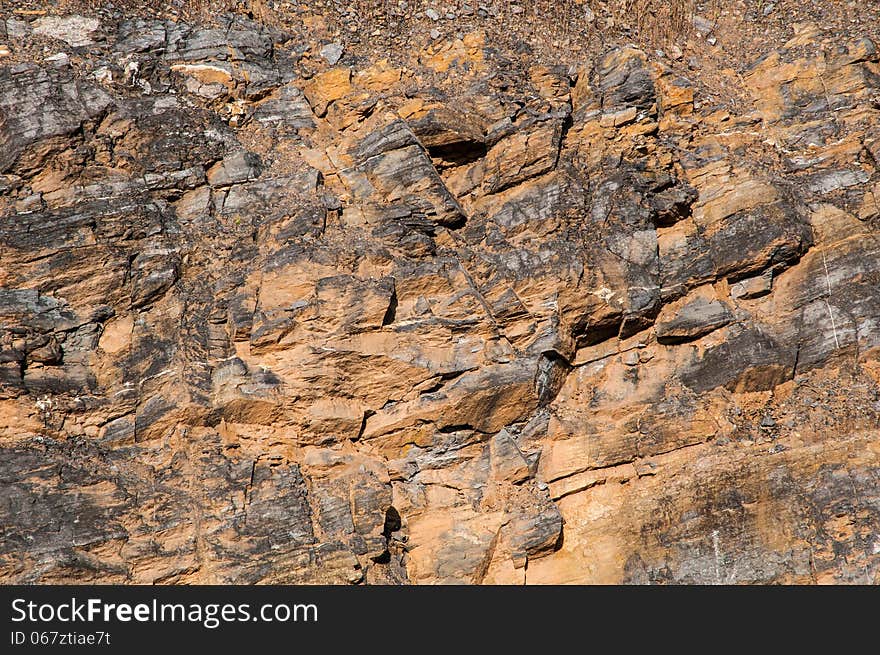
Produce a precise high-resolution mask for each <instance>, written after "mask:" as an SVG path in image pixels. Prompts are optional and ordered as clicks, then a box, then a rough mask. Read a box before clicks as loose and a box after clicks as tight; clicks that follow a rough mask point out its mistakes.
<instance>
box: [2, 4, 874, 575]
mask: <svg viewBox="0 0 880 655" xmlns="http://www.w3.org/2000/svg"><path fill="white" fill-rule="evenodd" d="M16 20H17V19H16ZM83 21H85V22H83ZM29 29H32V31H33V32H34V33H35V34H37V35H39V36H40V38H46V39H54V40H55V41H58V40H60V41H61V42H63V43H66V44H67V45H68V46H70V48H69V49H70V50H71V51H70V52H69V53H68V54H67V55H66V57H65V58H61V59H58V58H54V59H52V60H51V61H47V60H40V59H39V58H37V57H36V56H34V57H32V59H33V60H32V61H14V62H11V63H8V64H3V65H2V66H0V145H2V148H0V450H2V453H0V526H2V527H0V535H2V538H0V580H2V581H5V582H25V583H31V582H36V583H48V582H121V583H173V582H191V583H257V582H261V583H266V582H268V583H334V584H336V583H339V584H343V583H378V584H385V583H394V584H396V583H474V584H478V583H486V584H492V583H498V584H500V583H516V584H523V583H738V582H751V583H771V582H794V583H817V582H832V583H844V582H846V583H878V582H880V536H878V535H880V509H878V508H880V438H878V432H877V427H878V418H880V388H878V383H880V319H878V317H880V293H878V291H877V288H878V286H877V285H878V282H880V240H878V225H880V223H878V220H880V209H878V207H880V202H878V200H877V198H878V197H880V186H878V185H880V175H878V171H877V168H876V167H877V161H878V159H877V157H878V155H880V133H878V131H877V128H876V125H877V122H878V119H880V109H878V104H877V102H876V98H878V97H880V60H878V55H877V51H876V48H875V46H874V44H873V43H872V42H871V41H870V40H867V39H863V40H857V41H854V42H848V43H838V44H836V45H835V47H834V48H824V49H823V48H820V47H814V48H808V49H806V50H805V49H803V48H799V47H796V45H791V47H787V48H782V49H780V50H778V51H773V52H770V53H768V54H767V56H765V57H764V58H762V59H760V60H759V61H756V62H753V66H752V67H751V68H750V70H749V71H748V72H747V74H746V75H744V76H743V77H742V78H741V79H742V91H743V92H744V93H747V94H749V98H750V104H749V105H748V106H746V107H745V108H743V109H742V110H741V111H740V112H739V113H730V112H727V111H715V110H713V109H712V108H711V107H706V106H703V105H698V103H697V102H696V101H695V98H696V97H699V94H700V93H701V92H702V91H701V87H700V82H699V80H689V79H686V78H684V77H682V76H681V75H680V74H678V73H677V72H675V71H673V70H672V69H671V68H669V67H668V66H667V65H666V64H664V63H662V62H659V61H652V59H651V57H649V56H648V55H647V54H646V53H645V52H643V51H641V50H638V49H635V48H633V47H626V48H619V49H614V50H612V51H610V52H608V53H607V54H605V55H604V56H602V57H600V58H598V59H597V60H595V61H593V60H589V61H573V62H565V63H564V64H561V65H560V66H558V67H548V66H542V65H531V64H529V63H528V62H527V61H526V60H525V59H523V58H520V59H517V58H516V57H513V56H507V55H506V54H505V53H503V52H499V50H498V49H496V48H493V47H492V44H491V43H490V42H489V40H487V38H486V36H485V35H483V34H481V33H479V32H475V33H470V34H466V35H462V36H461V37H460V38H456V39H453V40H449V41H444V40H442V39H440V40H437V42H436V43H434V44H433V45H432V46H431V47H430V48H429V49H428V50H427V51H425V52H423V53H420V54H418V55H415V54H414V55H413V56H412V58H411V59H410V60H407V62H406V63H405V64H404V63H403V62H400V61H390V60H388V59H365V58H358V57H356V56H354V55H352V54H351V53H349V51H348V50H347V49H345V50H343V49H340V48H337V47H336V45H338V44H335V45H334V47H332V48H331V47H330V46H327V45H326V44H324V45H322V44H320V43H315V44H307V45H306V46H305V47H304V46H303V44H300V43H298V42H295V40H293V39H292V38H291V36H290V35H288V34H285V33H284V32H283V31H280V30H278V29H274V28H269V27H267V26H265V25H263V24H262V23H260V22H259V21H258V20H255V19H252V18H243V17H241V16H233V15H223V16H219V17H217V18H216V21H215V22H214V23H211V24H187V23H184V22H175V21H171V20H160V19H146V18H142V19H131V20H126V21H122V22H117V23H114V22H111V21H109V20H107V19H104V20H103V21H98V19H92V18H87V17H52V16H48V17H42V18H40V19H39V20H34V23H33V25H32V26H29ZM7 31H8V30H7ZM72 31H76V33H77V34H79V35H80V36H78V37H74V36H71V34H72ZM17 33H19V34H26V33H27V31H26V30H19V31H18V32H17ZM804 34H813V32H804ZM24 38H30V37H29V36H19V37H10V39H9V40H10V43H11V44H12V49H13V51H16V48H18V46H19V40H21V39H24ZM803 38H804V39H806V38H807V37H806V36H804V37H803ZM810 38H812V37H810ZM86 41H87V42H86ZM309 48H310V50H309ZM343 52H344V53H345V54H344V56H343ZM309 53H310V54H309ZM303 58H306V59H308V65H309V66H310V67H312V68H311V70H310V72H309V74H308V75H304V74H301V69H300V68H297V67H296V66H294V63H295V62H299V61H301V59H303ZM0 63H2V62H0ZM569 63H572V64H577V65H576V66H573V67H571V68H570V67H569V65H568V64H569Z"/></svg>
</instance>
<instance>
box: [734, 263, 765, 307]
mask: <svg viewBox="0 0 880 655" xmlns="http://www.w3.org/2000/svg"><path fill="white" fill-rule="evenodd" d="M772 290H773V271H772V270H770V271H767V272H766V273H763V274H761V275H756V276H755V277H747V278H743V279H742V280H740V281H739V282H736V283H735V284H732V285H731V286H730V296H731V298H734V299H736V300H739V299H742V300H750V299H752V298H760V297H761V296H766V295H767V294H768V293H770V291H772Z"/></svg>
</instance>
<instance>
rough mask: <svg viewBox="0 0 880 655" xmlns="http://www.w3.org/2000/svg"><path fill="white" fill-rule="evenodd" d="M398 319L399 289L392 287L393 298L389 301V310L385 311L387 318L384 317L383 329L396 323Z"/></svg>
mask: <svg viewBox="0 0 880 655" xmlns="http://www.w3.org/2000/svg"><path fill="white" fill-rule="evenodd" d="M396 317H397V288H396V287H392V289H391V298H389V299H388V309H386V310H385V316H383V317H382V327H385V326H387V325H391V324H392V323H394V321H395V319H396Z"/></svg>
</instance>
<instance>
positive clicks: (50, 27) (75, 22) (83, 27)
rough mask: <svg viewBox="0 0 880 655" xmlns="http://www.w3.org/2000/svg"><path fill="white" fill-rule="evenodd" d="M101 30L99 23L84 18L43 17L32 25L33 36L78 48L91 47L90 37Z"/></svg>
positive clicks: (72, 16)
mask: <svg viewBox="0 0 880 655" xmlns="http://www.w3.org/2000/svg"><path fill="white" fill-rule="evenodd" d="M100 28H101V21H99V20H98V19H97V18H91V17H86V16H77V15H70V16H64V17H61V16H43V17H41V18H38V19H37V20H35V21H34V23H33V31H34V34H37V35H39V36H45V37H49V38H52V39H58V40H59V41H64V42H65V43H66V44H67V45H69V46H71V47H74V48H79V47H83V46H87V45H92V44H93V43H94V40H93V39H92V35H93V34H94V33H95V32H97V31H98V30H99V29H100Z"/></svg>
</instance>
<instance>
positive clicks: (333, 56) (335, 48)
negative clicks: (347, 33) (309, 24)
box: [320, 43, 345, 66]
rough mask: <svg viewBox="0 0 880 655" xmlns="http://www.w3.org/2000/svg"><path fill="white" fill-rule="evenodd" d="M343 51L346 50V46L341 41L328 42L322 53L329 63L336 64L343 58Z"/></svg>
mask: <svg viewBox="0 0 880 655" xmlns="http://www.w3.org/2000/svg"><path fill="white" fill-rule="evenodd" d="M343 52H345V46H343V45H342V44H341V43H328V44H327V45H325V46H323V47H322V48H321V51H320V54H321V57H323V58H324V59H325V60H326V61H327V63H328V64H330V65H331V66H335V65H336V64H337V63H339V60H340V59H342V53H343Z"/></svg>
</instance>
